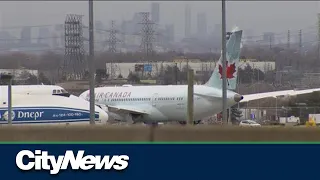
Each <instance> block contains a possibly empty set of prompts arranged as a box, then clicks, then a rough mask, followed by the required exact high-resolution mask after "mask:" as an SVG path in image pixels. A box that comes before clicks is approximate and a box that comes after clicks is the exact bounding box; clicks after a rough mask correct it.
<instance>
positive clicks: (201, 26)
mask: <svg viewBox="0 0 320 180" xmlns="http://www.w3.org/2000/svg"><path fill="white" fill-rule="evenodd" d="M207 29H208V27H207V16H206V13H198V15H197V33H198V35H206V34H207Z"/></svg>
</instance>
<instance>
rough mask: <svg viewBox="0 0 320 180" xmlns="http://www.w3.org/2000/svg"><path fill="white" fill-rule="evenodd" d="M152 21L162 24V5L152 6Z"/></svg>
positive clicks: (155, 4)
mask: <svg viewBox="0 0 320 180" xmlns="http://www.w3.org/2000/svg"><path fill="white" fill-rule="evenodd" d="M151 20H152V21H153V22H154V23H156V24H157V23H159V22H160V4H159V3H152V4H151Z"/></svg>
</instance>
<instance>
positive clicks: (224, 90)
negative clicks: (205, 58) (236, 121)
mask: <svg viewBox="0 0 320 180" xmlns="http://www.w3.org/2000/svg"><path fill="white" fill-rule="evenodd" d="M221 2H222V6H221V9H222V41H221V45H222V118H223V119H222V120H223V124H224V125H227V122H228V114H227V113H228V112H227V71H226V70H227V67H226V59H227V58H226V7H225V6H226V2H225V0H222V1H221Z"/></svg>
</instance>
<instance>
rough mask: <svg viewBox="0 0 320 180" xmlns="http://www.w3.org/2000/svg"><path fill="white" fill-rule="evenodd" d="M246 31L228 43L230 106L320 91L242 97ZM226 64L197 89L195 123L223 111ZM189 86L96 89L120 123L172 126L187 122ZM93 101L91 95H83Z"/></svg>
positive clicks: (98, 99)
mask: <svg viewBox="0 0 320 180" xmlns="http://www.w3.org/2000/svg"><path fill="white" fill-rule="evenodd" d="M241 37H242V30H234V31H233V32H232V34H231V35H230V38H229V40H228V42H227V49H226V55H227V62H226V63H227V86H228V91H227V106H228V107H231V106H233V105H235V104H236V103H238V102H242V101H246V100H248V101H251V100H256V99H261V98H266V97H274V96H281V95H287V94H289V95H298V94H304V93H310V92H312V91H316V90H319V89H310V90H302V91H294V92H293V91H277V92H269V93H261V94H250V95H243V96H242V95H240V94H237V93H235V92H233V91H232V90H234V89H235V88H236V84H237V83H236V82H237V69H238V67H239V66H238V65H239V56H240V46H241V45H240V44H241ZM221 74H222V63H221V57H220V59H219V61H218V63H217V66H216V68H215V70H214V72H213V73H212V75H211V77H210V79H209V81H208V82H207V83H206V84H204V85H194V119H195V120H197V122H199V120H201V119H203V118H205V117H208V116H211V115H214V114H217V113H220V112H221V111H222V90H221V87H222V79H221ZM187 91H188V87H187V85H164V86H163V85H157V86H131V85H124V86H121V87H98V88H95V102H96V104H97V105H99V106H100V107H102V108H103V109H104V110H105V111H107V112H108V114H109V117H112V118H113V119H115V120H119V121H133V122H145V123H156V122H168V121H180V122H181V121H185V120H186V119H187ZM80 97H81V98H83V99H86V100H89V91H85V92H83V93H82V94H81V95H80Z"/></svg>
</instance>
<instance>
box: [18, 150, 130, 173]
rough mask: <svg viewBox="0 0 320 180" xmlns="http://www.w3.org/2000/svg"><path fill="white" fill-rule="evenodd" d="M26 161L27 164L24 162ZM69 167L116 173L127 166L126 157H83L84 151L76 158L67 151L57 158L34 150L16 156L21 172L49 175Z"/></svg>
mask: <svg viewBox="0 0 320 180" xmlns="http://www.w3.org/2000/svg"><path fill="white" fill-rule="evenodd" d="M24 159H27V162H26V161H24ZM69 164H70V165H71V168H72V169H73V170H79V169H81V170H84V171H85V170H90V169H92V168H94V169H96V170H101V169H106V170H109V169H115V170H117V171H121V170H124V169H126V168H127V167H128V165H129V156H128V155H115V156H103V157H101V156H99V155H96V156H93V155H86V156H84V150H80V151H78V153H77V154H76V156H75V155H74V153H73V151H71V150H67V151H66V152H65V154H64V155H60V156H58V157H57V158H56V157H55V156H54V155H49V154H48V151H42V150H35V152H32V151H29V150H22V151H20V152H19V153H18V154H17V156H16V165H17V167H18V168H19V169H21V170H23V171H29V170H32V169H34V170H47V171H50V174H58V173H59V172H60V170H66V169H67V168H68V166H69Z"/></svg>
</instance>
